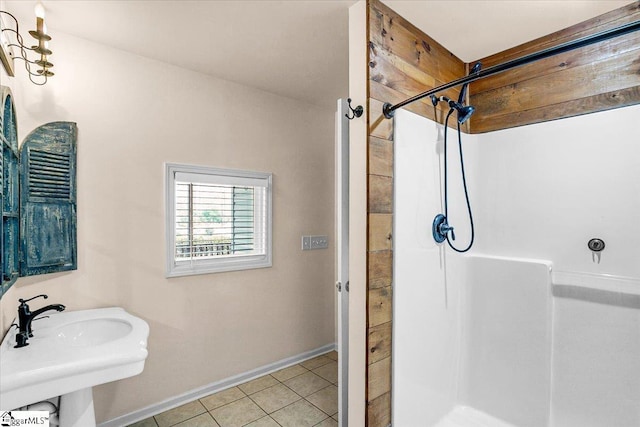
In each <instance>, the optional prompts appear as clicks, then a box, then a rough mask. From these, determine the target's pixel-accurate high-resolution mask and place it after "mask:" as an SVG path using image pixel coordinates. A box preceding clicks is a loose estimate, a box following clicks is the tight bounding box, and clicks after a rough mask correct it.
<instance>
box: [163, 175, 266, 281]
mask: <svg viewBox="0 0 640 427" xmlns="http://www.w3.org/2000/svg"><path fill="white" fill-rule="evenodd" d="M167 177H168V181H169V180H170V181H171V182H167V186H168V187H170V191H168V196H167V199H168V204H170V205H171V212H169V206H168V207H167V208H168V209H167V211H168V212H167V213H168V217H171V218H170V219H169V220H168V227H167V229H168V237H169V239H168V242H169V244H168V251H169V250H170V251H171V253H170V254H168V268H167V275H168V276H179V275H186V274H201V273H208V272H215V271H229V270H236V269H238V270H239V269H246V268H259V267H267V266H270V265H271V253H270V252H271V242H270V236H271V218H270V217H271V206H270V205H271V203H270V201H271V175H270V174H264V173H256V172H246V171H232V170H224V169H215V168H203V167H199V166H189V165H175V164H170V165H167ZM169 229H170V230H169Z"/></svg>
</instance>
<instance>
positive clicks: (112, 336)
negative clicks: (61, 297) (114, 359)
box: [56, 319, 133, 347]
mask: <svg viewBox="0 0 640 427" xmlns="http://www.w3.org/2000/svg"><path fill="white" fill-rule="evenodd" d="M132 330H133V326H132V325H131V323H129V322H127V321H124V320H120V319H90V320H81V321H78V322H73V323H69V324H66V325H64V326H61V327H60V328H58V330H57V335H56V338H57V339H58V340H59V341H62V342H63V345H67V346H71V347H89V346H94V345H101V344H105V343H108V342H110V341H114V340H117V339H120V338H123V337H125V336H126V335H128V334H129V333H131V331H132Z"/></svg>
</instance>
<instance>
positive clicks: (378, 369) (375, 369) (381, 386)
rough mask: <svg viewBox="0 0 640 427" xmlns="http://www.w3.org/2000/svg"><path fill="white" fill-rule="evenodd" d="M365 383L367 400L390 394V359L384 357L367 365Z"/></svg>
mask: <svg viewBox="0 0 640 427" xmlns="http://www.w3.org/2000/svg"><path fill="white" fill-rule="evenodd" d="M368 372H369V378H368V381H367V392H368V393H367V399H368V400H369V401H372V400H375V399H376V398H378V397H380V396H382V395H383V394H386V393H390V392H391V358H390V357H386V358H384V359H381V360H379V361H377V362H374V363H372V364H370V365H369V368H368Z"/></svg>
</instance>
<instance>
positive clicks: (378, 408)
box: [367, 393, 391, 427]
mask: <svg viewBox="0 0 640 427" xmlns="http://www.w3.org/2000/svg"><path fill="white" fill-rule="evenodd" d="M390 425H391V393H385V394H383V395H382V396H380V397H378V398H377V399H374V400H371V401H368V402H367V427H389V426H390Z"/></svg>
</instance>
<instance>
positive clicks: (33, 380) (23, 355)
mask: <svg viewBox="0 0 640 427" xmlns="http://www.w3.org/2000/svg"><path fill="white" fill-rule="evenodd" d="M47 314H48V315H49V318H45V319H42V320H38V321H37V322H36V323H34V326H33V335H34V336H33V338H30V339H29V341H28V343H29V345H28V346H26V347H22V348H14V345H15V342H16V340H15V333H16V330H15V328H14V329H12V330H11V331H10V332H9V333H7V335H6V336H5V337H4V340H3V341H2V344H1V345H0V409H2V410H11V409H16V408H20V407H22V406H25V405H28V404H31V403H35V402H40V401H42V400H45V399H49V398H52V397H55V396H62V397H61V400H60V425H61V427H91V426H95V416H94V413H93V397H92V393H91V388H92V387H93V386H95V385H98V384H104V383H107V382H111V381H115V380H119V379H122V378H127V377H131V376H134V375H138V374H139V373H141V372H142V370H143V369H144V362H145V360H146V358H147V355H148V351H147V338H148V336H149V325H148V324H147V322H145V321H144V320H142V319H140V318H138V317H135V316H132V315H131V314H129V313H127V312H126V311H124V309H122V308H118V307H114V308H101V309H95V310H81V311H65V312H62V313H47Z"/></svg>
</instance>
